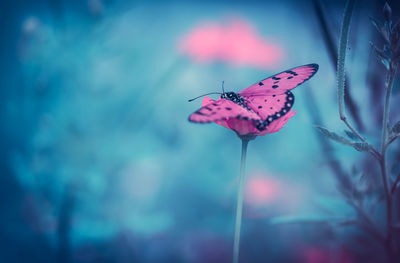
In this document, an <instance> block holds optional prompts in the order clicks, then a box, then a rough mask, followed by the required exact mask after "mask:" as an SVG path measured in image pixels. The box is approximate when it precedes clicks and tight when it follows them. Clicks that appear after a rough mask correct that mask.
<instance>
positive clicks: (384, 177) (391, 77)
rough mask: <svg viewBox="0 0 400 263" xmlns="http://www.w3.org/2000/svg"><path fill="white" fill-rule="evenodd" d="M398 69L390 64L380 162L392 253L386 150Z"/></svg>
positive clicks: (390, 202) (388, 236)
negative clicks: (393, 89) (393, 90)
mask: <svg viewBox="0 0 400 263" xmlns="http://www.w3.org/2000/svg"><path fill="white" fill-rule="evenodd" d="M396 69H397V67H396V66H395V65H393V64H392V63H391V64H390V67H389V76H388V81H387V82H386V93H385V104H384V108H383V121H382V141H381V146H382V155H381V156H382V158H381V161H380V166H381V174H382V181H383V186H384V189H385V197H386V198H385V199H386V226H387V246H388V250H389V251H392V249H391V248H392V242H393V241H392V240H393V237H392V221H393V218H392V217H393V215H392V194H391V189H390V182H389V178H388V175H387V167H386V166H387V165H386V150H387V147H386V146H387V145H388V142H387V137H388V121H389V112H390V97H391V94H392V88H393V81H394V77H395V75H396Z"/></svg>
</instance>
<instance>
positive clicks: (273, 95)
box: [189, 64, 318, 131]
mask: <svg viewBox="0 0 400 263" xmlns="http://www.w3.org/2000/svg"><path fill="white" fill-rule="evenodd" d="M317 70H318V65H317V64H309V65H304V66H300V67H296V68H293V69H290V70H286V71H283V72H281V73H278V74H276V75H274V76H271V77H269V78H266V79H264V80H261V81H259V82H257V83H255V84H253V85H251V86H249V87H248V88H246V89H244V90H242V91H240V92H237V93H236V92H224V93H222V95H221V96H220V98H219V99H218V100H217V101H211V103H208V104H207V105H203V107H202V108H200V109H199V110H197V111H195V112H194V113H193V114H192V115H190V116H189V121H191V122H197V123H207V122H217V123H218V122H220V121H226V120H229V119H239V120H249V121H251V122H252V123H253V125H254V127H255V128H256V129H257V130H258V131H263V130H265V129H266V128H267V127H268V125H270V124H271V123H273V122H274V121H275V120H277V119H279V118H282V117H283V116H285V115H286V114H287V113H289V112H290V111H291V109H292V107H293V104H294V95H293V93H292V92H291V91H290V90H292V89H294V88H295V87H297V86H298V85H300V84H302V83H303V82H304V81H306V80H308V79H309V78H311V77H312V76H313V75H314V74H315V73H316V72H317Z"/></svg>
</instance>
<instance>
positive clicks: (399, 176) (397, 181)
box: [390, 174, 400, 195]
mask: <svg viewBox="0 0 400 263" xmlns="http://www.w3.org/2000/svg"><path fill="white" fill-rule="evenodd" d="M399 183H400V174H398V175H397V177H396V180H395V181H394V183H393V185H392V190H390V194H391V195H394V193H395V192H396V189H397V186H398V185H399Z"/></svg>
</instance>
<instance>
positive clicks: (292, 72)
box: [285, 70, 298, 76]
mask: <svg viewBox="0 0 400 263" xmlns="http://www.w3.org/2000/svg"><path fill="white" fill-rule="evenodd" d="M285 73H289V74H292V75H293V76H297V75H298V74H297V73H296V72H294V71H291V70H286V71H285Z"/></svg>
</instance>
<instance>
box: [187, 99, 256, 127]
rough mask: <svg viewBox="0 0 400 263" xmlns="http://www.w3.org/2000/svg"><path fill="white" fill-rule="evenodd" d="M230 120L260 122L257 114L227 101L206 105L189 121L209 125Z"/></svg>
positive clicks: (190, 117)
mask: <svg viewBox="0 0 400 263" xmlns="http://www.w3.org/2000/svg"><path fill="white" fill-rule="evenodd" d="M229 118H238V119H247V120H255V121H258V120H260V116H258V115H257V114H256V113H255V112H253V111H250V110H248V109H246V108H244V107H242V106H240V105H239V104H237V103H235V102H233V101H230V100H227V99H219V100H217V101H214V102H211V103H209V104H206V105H205V106H204V107H201V108H200V109H198V110H197V111H195V112H194V113H193V114H192V115H190V116H189V121H191V122H197V123H207V122H215V121H221V120H226V119H229Z"/></svg>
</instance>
